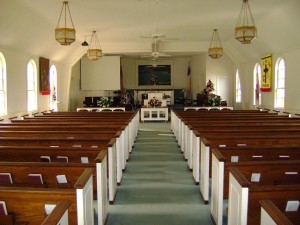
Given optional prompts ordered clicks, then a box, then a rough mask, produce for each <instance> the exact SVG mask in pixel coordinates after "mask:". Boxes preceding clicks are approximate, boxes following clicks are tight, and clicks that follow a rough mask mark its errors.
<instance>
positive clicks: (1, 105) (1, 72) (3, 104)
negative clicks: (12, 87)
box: [0, 52, 7, 116]
mask: <svg viewBox="0 0 300 225" xmlns="http://www.w3.org/2000/svg"><path fill="white" fill-rule="evenodd" d="M0 115H1V116H5V115H7V71H6V60H5V57H4V55H3V54H2V53H1V52H0Z"/></svg>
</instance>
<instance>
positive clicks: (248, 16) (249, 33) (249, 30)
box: [235, 0, 257, 44]
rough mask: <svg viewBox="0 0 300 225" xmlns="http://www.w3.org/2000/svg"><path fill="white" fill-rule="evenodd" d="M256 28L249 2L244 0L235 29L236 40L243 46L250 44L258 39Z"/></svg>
mask: <svg viewBox="0 0 300 225" xmlns="http://www.w3.org/2000/svg"><path fill="white" fill-rule="evenodd" d="M256 33H257V30H256V27H255V24H254V20H253V17H252V13H251V10H250V6H249V3H248V0H243V5H242V8H241V12H240V15H239V18H238V21H237V24H236V27H235V39H237V40H238V41H240V42H241V43H242V44H250V43H251V41H252V40H253V38H255V37H256Z"/></svg>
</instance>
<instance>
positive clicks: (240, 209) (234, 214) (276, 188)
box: [228, 160, 300, 225]
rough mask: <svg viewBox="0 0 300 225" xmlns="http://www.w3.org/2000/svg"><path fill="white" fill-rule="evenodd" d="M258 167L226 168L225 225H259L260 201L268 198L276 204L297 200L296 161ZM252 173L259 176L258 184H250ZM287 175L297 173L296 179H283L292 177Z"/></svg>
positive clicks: (298, 167) (299, 163)
mask: <svg viewBox="0 0 300 225" xmlns="http://www.w3.org/2000/svg"><path fill="white" fill-rule="evenodd" d="M258 164H259V162H257V164H256V165H253V166H252V167H251V166H249V165H245V166H244V167H242V166H240V167H239V168H236V167H231V168H229V171H230V175H229V200H228V224H232V225H247V224H248V225H250V224H251V225H259V224H260V204H259V201H260V200H264V199H270V200H272V201H274V203H275V204H276V203H277V202H278V203H281V202H286V201H289V200H295V199H297V200H299V199H300V179H299V173H300V161H298V160H295V161H288V162H287V161H286V162H280V163H278V162H268V164H267V163H264V164H261V165H258ZM253 173H259V174H260V179H258V180H259V181H258V182H254V181H252V182H251V180H252V179H253V177H254V176H253V175H252V174H253ZM287 173H297V174H296V175H295V176H297V177H295V178H286V177H287V176H294V175H288V174H287ZM251 177H252V178H251ZM256 178H259V177H258V176H256V177H255V179H256Z"/></svg>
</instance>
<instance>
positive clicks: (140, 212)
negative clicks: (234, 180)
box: [107, 123, 213, 225]
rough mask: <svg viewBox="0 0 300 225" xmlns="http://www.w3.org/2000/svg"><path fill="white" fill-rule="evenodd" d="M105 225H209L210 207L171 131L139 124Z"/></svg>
mask: <svg viewBox="0 0 300 225" xmlns="http://www.w3.org/2000/svg"><path fill="white" fill-rule="evenodd" d="M108 213H109V216H108V220H107V225H202V224H203V225H210V224H213V223H212V221H211V217H210V207H209V205H204V204H203V201H202V199H201V197H200V191H199V186H198V185H196V184H195V183H194V181H193V178H192V173H191V172H190V171H189V169H188V167H187V162H186V161H185V160H184V159H183V155H182V153H181V151H180V149H179V147H178V145H177V142H176V139H175V138H174V136H173V134H172V133H171V131H170V124H169V123H147V124H141V126H140V130H139V133H138V137H137V139H136V142H135V145H134V148H133V150H132V153H131V154H130V158H129V161H128V164H127V167H126V171H125V172H124V173H123V180H122V184H121V186H119V187H118V189H117V195H116V200H115V202H114V204H113V205H110V206H109V212H108Z"/></svg>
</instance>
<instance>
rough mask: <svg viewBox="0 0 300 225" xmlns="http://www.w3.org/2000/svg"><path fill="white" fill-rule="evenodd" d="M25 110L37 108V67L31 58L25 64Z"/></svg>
mask: <svg viewBox="0 0 300 225" xmlns="http://www.w3.org/2000/svg"><path fill="white" fill-rule="evenodd" d="M27 110H28V111H33V110H37V69H36V64H35V62H34V61H33V60H30V61H29V62H28V64H27Z"/></svg>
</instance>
